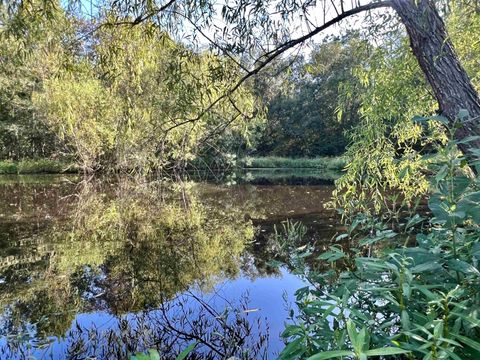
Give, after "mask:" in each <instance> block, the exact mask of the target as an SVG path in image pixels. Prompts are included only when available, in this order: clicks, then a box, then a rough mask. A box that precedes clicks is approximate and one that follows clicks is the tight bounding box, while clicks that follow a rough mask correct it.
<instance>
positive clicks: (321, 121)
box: [255, 37, 361, 157]
mask: <svg viewBox="0 0 480 360" xmlns="http://www.w3.org/2000/svg"><path fill="white" fill-rule="evenodd" d="M359 46H361V42H360V41H359V40H358V39H356V38H355V37H352V38H348V37H347V38H344V39H341V40H333V41H329V42H325V43H323V44H321V45H320V46H318V48H316V49H314V51H313V53H312V54H311V57H310V58H309V59H308V60H306V59H303V58H301V59H299V60H298V61H296V62H295V64H294V65H290V66H289V67H288V68H289V70H290V72H289V73H288V74H287V75H284V74H281V71H280V70H278V68H280V69H281V68H284V67H286V66H288V65H289V64H288V63H287V61H288V62H291V61H292V60H291V59H286V60H285V61H284V62H285V63H287V64H285V63H282V62H280V63H279V64H278V65H277V66H276V67H275V69H274V70H273V71H271V72H273V74H270V73H268V74H266V75H263V77H264V78H262V77H261V78H260V79H259V80H257V85H256V86H257V89H259V90H260V91H261V93H260V95H261V96H262V97H263V98H264V101H266V102H267V104H268V114H267V126H266V129H265V131H264V133H263V136H262V137H261V138H260V139H259V140H258V144H257V150H256V152H255V155H263V156H265V155H276V156H288V157H304V156H308V157H314V156H336V155H339V154H342V153H343V152H344V150H345V146H346V145H347V139H346V137H345V136H344V132H345V130H347V129H349V128H351V127H352V126H353V124H355V123H357V122H358V120H359V119H358V114H357V109H358V106H359V103H358V101H356V99H355V96H352V97H350V98H349V99H342V103H343V108H342V111H341V112H339V111H338V107H337V104H338V100H339V96H340V95H341V94H342V88H343V87H344V86H346V85H347V84H349V86H350V88H351V89H353V88H354V87H355V86H356V85H355V84H356V83H357V82H358V80H357V79H356V78H355V77H354V76H353V74H352V69H353V68H354V67H355V66H356V65H358V61H359V60H358V58H357V57H356V51H357V50H356V49H357V47H359ZM261 76H262V75H261ZM278 82H280V84H277V83H278ZM262 83H266V84H269V85H270V86H266V85H262ZM262 86H263V87H262ZM268 87H270V89H268ZM271 88H273V89H279V90H277V94H275V95H271V94H270V92H271V91H272V90H271Z"/></svg>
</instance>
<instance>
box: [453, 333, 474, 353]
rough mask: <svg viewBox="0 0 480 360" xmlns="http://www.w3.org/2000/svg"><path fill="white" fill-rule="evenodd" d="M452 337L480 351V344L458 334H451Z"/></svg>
mask: <svg viewBox="0 0 480 360" xmlns="http://www.w3.org/2000/svg"><path fill="white" fill-rule="evenodd" d="M451 336H452V337H454V338H456V339H457V340H459V341H460V342H461V343H463V344H465V345H467V346H469V347H471V348H472V349H475V350H477V351H480V343H478V342H476V341H473V340H472V339H469V338H467V337H465V336H462V335H458V334H451Z"/></svg>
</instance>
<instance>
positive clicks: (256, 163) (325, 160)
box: [241, 156, 346, 170]
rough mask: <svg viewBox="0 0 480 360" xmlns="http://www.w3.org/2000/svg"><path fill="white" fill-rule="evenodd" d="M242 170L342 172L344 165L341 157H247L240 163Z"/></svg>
mask: <svg viewBox="0 0 480 360" xmlns="http://www.w3.org/2000/svg"><path fill="white" fill-rule="evenodd" d="M241 165H242V166H243V167H244V168H249V169H254V168H258V169H267V168H291V169H328V170H343V168H344V167H345V165H346V162H345V159H344V158H343V157H317V158H285V157H277V156H265V157H247V158H244V159H243V160H242V162H241Z"/></svg>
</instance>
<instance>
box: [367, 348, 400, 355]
mask: <svg viewBox="0 0 480 360" xmlns="http://www.w3.org/2000/svg"><path fill="white" fill-rule="evenodd" d="M409 352H410V351H408V350H403V349H401V348H395V347H391V346H389V347H385V348H380V349H372V350H367V351H365V354H367V356H388V355H400V354H407V353H409Z"/></svg>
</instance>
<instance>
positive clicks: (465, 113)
mask: <svg viewBox="0 0 480 360" xmlns="http://www.w3.org/2000/svg"><path fill="white" fill-rule="evenodd" d="M469 116H470V113H469V112H468V110H467V109H461V110H460V111H459V112H458V118H459V119H460V120H464V119H466V118H468V117H469Z"/></svg>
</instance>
